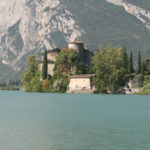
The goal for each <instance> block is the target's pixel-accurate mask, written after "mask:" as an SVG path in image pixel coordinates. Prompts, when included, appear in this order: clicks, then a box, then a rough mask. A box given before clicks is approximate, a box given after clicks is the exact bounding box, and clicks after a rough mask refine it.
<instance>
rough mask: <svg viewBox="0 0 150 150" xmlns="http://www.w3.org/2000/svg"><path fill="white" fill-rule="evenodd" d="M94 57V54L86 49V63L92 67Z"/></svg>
mask: <svg viewBox="0 0 150 150" xmlns="http://www.w3.org/2000/svg"><path fill="white" fill-rule="evenodd" d="M92 57H93V56H92V54H91V53H90V52H89V51H87V50H84V64H86V65H87V66H89V67H92Z"/></svg>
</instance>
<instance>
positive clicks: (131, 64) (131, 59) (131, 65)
mask: <svg viewBox="0 0 150 150" xmlns="http://www.w3.org/2000/svg"><path fill="white" fill-rule="evenodd" d="M128 69H129V70H128V72H129V73H133V72H134V69H133V58H132V51H131V52H130V57H129V63H128Z"/></svg>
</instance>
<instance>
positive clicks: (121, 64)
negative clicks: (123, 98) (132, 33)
mask: <svg viewBox="0 0 150 150" xmlns="http://www.w3.org/2000/svg"><path fill="white" fill-rule="evenodd" d="M93 70H94V73H95V78H94V80H93V84H94V86H95V87H96V90H97V92H98V93H119V90H120V88H122V87H124V86H125V85H126V84H127V83H128V82H129V80H132V79H135V81H137V82H139V83H138V84H139V86H140V87H142V86H144V85H145V84H147V83H148V82H149V81H150V80H149V75H150V60H149V59H144V60H143V61H142V60H141V52H140V51H139V53H138V62H137V66H136V68H135V69H134V65H133V55H132V51H131V52H130V53H129V55H128V54H127V51H126V49H123V48H121V47H114V48H113V47H106V48H104V47H99V48H98V50H97V51H96V52H95V54H94V57H93Z"/></svg>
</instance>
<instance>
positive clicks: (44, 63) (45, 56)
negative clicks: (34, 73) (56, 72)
mask: <svg viewBox="0 0 150 150" xmlns="http://www.w3.org/2000/svg"><path fill="white" fill-rule="evenodd" d="M47 64H48V62H47V51H46V50H45V52H44V58H43V65H42V78H43V80H45V79H47Z"/></svg>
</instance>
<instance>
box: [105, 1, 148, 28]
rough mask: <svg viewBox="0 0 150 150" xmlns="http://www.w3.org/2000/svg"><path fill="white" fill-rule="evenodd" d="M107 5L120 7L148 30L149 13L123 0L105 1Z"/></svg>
mask: <svg viewBox="0 0 150 150" xmlns="http://www.w3.org/2000/svg"><path fill="white" fill-rule="evenodd" d="M106 1H107V2H109V3H112V4H115V5H119V6H122V7H123V8H124V9H125V10H126V11H127V12H128V13H130V14H132V15H133V16H135V17H136V18H137V19H138V20H140V21H141V22H142V23H143V24H145V26H146V28H148V29H150V11H148V10H145V9H143V8H140V7H138V6H136V5H133V4H131V3H129V2H127V1H125V0H106Z"/></svg>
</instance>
